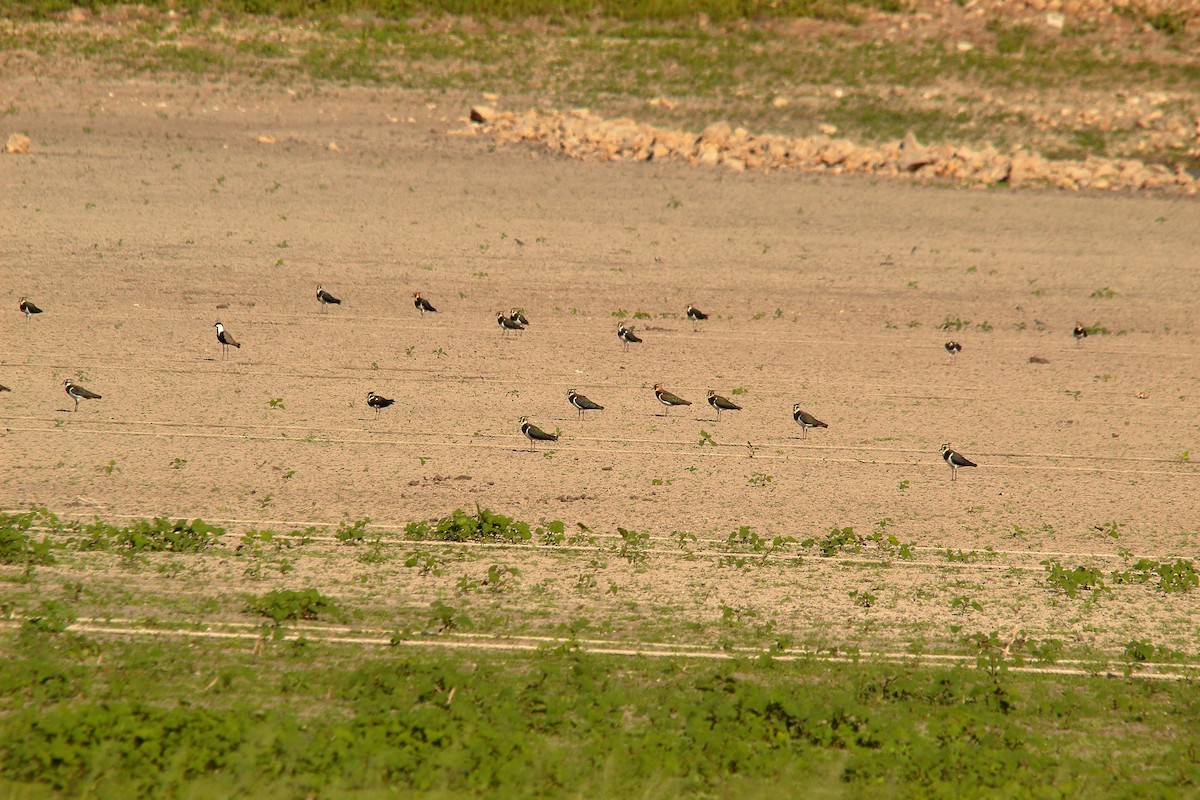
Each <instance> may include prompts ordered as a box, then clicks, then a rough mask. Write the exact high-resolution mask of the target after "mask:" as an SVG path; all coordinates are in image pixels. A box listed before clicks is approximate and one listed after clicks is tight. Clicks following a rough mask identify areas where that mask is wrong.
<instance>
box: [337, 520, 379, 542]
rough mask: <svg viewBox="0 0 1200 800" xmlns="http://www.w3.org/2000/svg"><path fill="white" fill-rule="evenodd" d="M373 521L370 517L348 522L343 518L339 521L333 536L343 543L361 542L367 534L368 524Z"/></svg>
mask: <svg viewBox="0 0 1200 800" xmlns="http://www.w3.org/2000/svg"><path fill="white" fill-rule="evenodd" d="M370 523H371V518H370V517H363V518H362V519H358V520H355V521H354V522H348V521H346V520H342V521H341V522H339V523H338V527H337V530H336V531H335V532H334V534H333V538H335V539H337V540H338V541H339V542H341V543H342V544H361V543H362V540H363V539H364V538H365V537H366V535H367V525H369V524H370Z"/></svg>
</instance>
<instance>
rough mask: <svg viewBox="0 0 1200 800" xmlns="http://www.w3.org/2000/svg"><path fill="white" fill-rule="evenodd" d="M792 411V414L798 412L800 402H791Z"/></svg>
mask: <svg viewBox="0 0 1200 800" xmlns="http://www.w3.org/2000/svg"><path fill="white" fill-rule="evenodd" d="M792 413H793V414H799V413H800V404H799V403H792Z"/></svg>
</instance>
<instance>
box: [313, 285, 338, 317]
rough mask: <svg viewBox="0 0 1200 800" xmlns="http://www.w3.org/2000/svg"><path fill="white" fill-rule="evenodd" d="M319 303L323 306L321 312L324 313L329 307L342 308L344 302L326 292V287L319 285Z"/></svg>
mask: <svg viewBox="0 0 1200 800" xmlns="http://www.w3.org/2000/svg"><path fill="white" fill-rule="evenodd" d="M317 301H318V302H319V303H320V304H321V310H322V311H324V310H325V308H326V307H327V306H340V305H341V304H342V301H341V300H339V299H337V298H336V297H334V296H333V295H331V294H330V293H329V292H327V291H325V287H324V286H321V285H319V284H318V285H317Z"/></svg>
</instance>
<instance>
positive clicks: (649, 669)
mask: <svg viewBox="0 0 1200 800" xmlns="http://www.w3.org/2000/svg"><path fill="white" fill-rule="evenodd" d="M3 642H4V648H5V651H6V652H7V653H8V654H9V659H8V661H7V662H6V665H5V669H4V671H3V680H0V791H4V792H5V793H6V794H8V795H9V796H42V795H37V794H36V792H37V789H39V788H41V789H45V790H50V791H51V792H52V793H51V794H50V795H49V796H71V797H103V796H118V795H119V796H128V797H135V796H155V797H176V796H185V795H186V796H189V797H201V796H209V795H229V794H238V795H242V796H255V797H296V796H304V795H306V794H308V793H316V794H318V795H319V796H346V795H347V794H349V793H355V794H354V796H355V797H382V796H384V795H387V796H394V794H395V793H400V794H402V795H403V794H411V793H437V794H439V795H441V796H451V797H455V796H478V795H480V794H486V795H489V796H516V795H520V796H523V797H562V796H576V795H582V794H587V795H588V796H590V797H616V796H639V797H677V796H710V797H731V798H732V797H748V796H749V797H759V796H761V797H766V796H777V795H776V794H775V793H776V792H777V791H778V786H779V783H778V782H779V781H781V780H783V781H786V785H787V786H788V790H787V791H788V793H789V794H790V795H792V796H808V795H813V794H818V793H820V794H834V795H839V796H850V797H862V798H874V797H879V798H883V797H896V796H900V797H930V796H940V797H952V796H960V797H961V796H980V795H985V794H992V795H1003V796H1030V797H1033V796H1036V797H1074V796H1078V794H1079V793H1080V792H1081V791H1084V790H1085V788H1086V790H1087V791H1088V792H1089V793H1093V794H1098V795H1100V796H1104V795H1111V794H1123V795H1126V796H1128V795H1130V794H1140V795H1146V796H1153V795H1164V794H1172V793H1179V792H1183V793H1186V792H1188V791H1189V790H1194V787H1195V786H1196V784H1197V782H1200V767H1198V766H1197V765H1196V762H1195V759H1194V757H1193V756H1192V754H1193V753H1194V752H1195V751H1196V749H1197V747H1200V732H1197V730H1196V728H1195V726H1194V725H1192V724H1191V720H1192V719H1194V718H1195V716H1196V714H1197V713H1198V712H1200V696H1198V695H1197V694H1196V693H1195V692H1194V691H1193V690H1192V689H1191V687H1190V686H1189V685H1187V684H1185V683H1179V684H1155V683H1149V682H1139V681H1132V682H1130V681H1122V680H1103V679H1076V678H1064V677H1054V676H1037V677H1031V676H1021V675H1016V674H1012V673H1009V672H1006V671H1003V670H1000V671H991V672H989V671H985V670H975V669H921V668H912V667H906V666H902V665H883V664H872V663H845V664H824V663H819V662H806V661H799V662H789V663H784V662H780V661H778V660H775V659H773V658H771V657H770V656H763V657H761V658H758V659H754V660H744V661H740V662H738V661H735V662H730V663H727V664H712V663H706V662H703V661H689V660H687V659H664V660H658V659H650V658H614V657H608V656H600V655H590V654H586V653H583V652H580V651H578V650H576V649H575V648H573V647H572V646H570V644H567V645H565V646H562V647H558V648H548V649H545V650H542V651H538V652H533V653H524V654H504V653H491V654H484V653H472V652H455V651H446V652H441V651H438V650H436V649H425V648H421V647H417V648H411V647H407V646H401V647H398V648H396V649H391V650H389V649H386V648H383V649H374V650H367V651H364V650H362V649H361V648H359V647H354V646H347V645H330V644H323V643H319V642H308V641H304V640H300V641H295V640H293V641H274V642H271V641H267V642H265V643H264V644H262V645H261V646H260V647H257V648H251V647H250V646H249V645H248V644H245V643H228V642H219V641H205V640H195V641H190V642H177V641H171V640H161V641H133V642H127V641H105V640H90V639H86V638H83V637H80V636H75V635H72V634H70V633H53V632H39V631H27V632H23V633H20V634H4V638H3ZM1130 648H1131V649H1130V651H1129V652H1130V655H1129V658H1130V660H1131V661H1137V660H1139V658H1141V659H1144V658H1147V657H1149V656H1146V655H1145V653H1146V651H1147V645H1146V643H1139V642H1132V643H1131V645H1130ZM1118 729H1119V730H1121V731H1122V735H1121V746H1120V747H1118V748H1113V747H1111V746H1110V744H1111V732H1112V731H1113V730H1118Z"/></svg>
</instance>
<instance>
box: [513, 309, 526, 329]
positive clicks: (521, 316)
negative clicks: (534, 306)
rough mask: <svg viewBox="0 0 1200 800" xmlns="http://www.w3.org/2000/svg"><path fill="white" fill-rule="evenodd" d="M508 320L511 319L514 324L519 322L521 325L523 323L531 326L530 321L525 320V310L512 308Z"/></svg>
mask: <svg viewBox="0 0 1200 800" xmlns="http://www.w3.org/2000/svg"><path fill="white" fill-rule="evenodd" d="M508 318H509V319H511V320H512V321H513V322H519V323H521V324H522V325H528V324H529V320H527V319H526V318H525V309H523V308H512V309H509V311H508Z"/></svg>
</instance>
